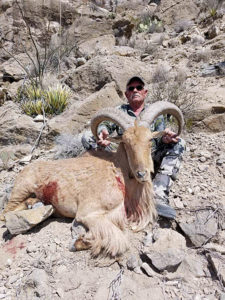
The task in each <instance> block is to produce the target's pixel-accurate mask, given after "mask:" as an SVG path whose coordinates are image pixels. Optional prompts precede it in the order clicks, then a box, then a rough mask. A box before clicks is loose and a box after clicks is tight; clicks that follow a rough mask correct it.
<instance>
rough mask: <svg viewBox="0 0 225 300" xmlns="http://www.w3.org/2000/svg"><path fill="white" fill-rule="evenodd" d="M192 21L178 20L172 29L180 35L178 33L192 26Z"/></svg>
mask: <svg viewBox="0 0 225 300" xmlns="http://www.w3.org/2000/svg"><path fill="white" fill-rule="evenodd" d="M193 24H194V23H193V21H191V20H179V21H178V22H177V23H176V24H175V27H174V31H175V32H176V33H180V32H183V31H185V30H187V29H189V28H190V27H192V26H193Z"/></svg>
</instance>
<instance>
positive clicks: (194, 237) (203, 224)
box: [179, 211, 218, 247]
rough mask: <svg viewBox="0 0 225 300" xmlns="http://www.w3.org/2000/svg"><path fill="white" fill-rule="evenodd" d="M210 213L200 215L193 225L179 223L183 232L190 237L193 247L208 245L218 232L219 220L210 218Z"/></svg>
mask: <svg viewBox="0 0 225 300" xmlns="http://www.w3.org/2000/svg"><path fill="white" fill-rule="evenodd" d="M209 213H210V212H208V211H207V212H205V211H203V212H200V213H198V218H196V219H195V221H194V222H192V223H182V222H180V223H179V226H180V228H181V230H182V231H183V232H184V233H185V234H186V235H187V236H188V238H189V239H190V240H191V242H192V243H193V245H195V246H197V247H200V246H202V245H203V244H205V243H207V242H208V241H209V240H210V239H211V238H212V237H213V236H214V235H215V234H216V232H217V230H218V229H217V220H216V219H215V218H213V217H212V218H208V216H209Z"/></svg>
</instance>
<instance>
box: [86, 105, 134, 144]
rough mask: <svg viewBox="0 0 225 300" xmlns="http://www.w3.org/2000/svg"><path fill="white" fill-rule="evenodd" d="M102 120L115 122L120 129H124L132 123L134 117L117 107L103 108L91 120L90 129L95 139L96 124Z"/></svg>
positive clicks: (96, 132)
mask: <svg viewBox="0 0 225 300" xmlns="http://www.w3.org/2000/svg"><path fill="white" fill-rule="evenodd" d="M103 121H110V122H113V123H116V124H117V125H118V126H119V127H121V128H122V130H126V129H128V128H129V127H131V126H133V125H134V118H132V117H130V116H129V115H127V114H126V113H125V112H124V111H122V110H120V109H118V108H103V109H101V110H99V111H98V112H97V113H96V114H95V115H94V116H93V118H92V120H91V131H92V133H93V135H94V137H95V138H96V139H98V126H99V125H100V123H101V122H103Z"/></svg>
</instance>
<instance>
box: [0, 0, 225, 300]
mask: <svg viewBox="0 0 225 300" xmlns="http://www.w3.org/2000/svg"><path fill="white" fill-rule="evenodd" d="M0 38H1V40H0V62H1V64H0V183H1V184H0V209H3V207H4V204H5V203H6V202H7V201H8V199H9V195H10V191H11V188H12V186H13V182H14V179H15V177H16V175H17V174H18V172H19V171H20V170H22V169H23V167H24V166H25V165H27V164H29V163H30V162H31V161H34V160H38V159H55V158H57V157H59V156H60V155H61V156H63V155H70V156H71V155H74V152H76V151H75V150H74V147H75V148H76V147H77V141H78V142H79V137H80V135H79V134H80V133H81V134H82V132H83V131H84V130H88V128H89V127H88V126H89V121H90V118H91V116H92V115H93V114H94V113H95V112H96V111H97V110H99V109H100V108H102V107H110V106H116V105H118V104H119V103H122V102H124V101H125V98H124V94H123V92H124V90H125V85H126V82H127V80H128V78H129V77H131V76H133V75H134V74H135V75H136V74H138V75H141V76H142V77H143V78H144V79H145V80H146V82H147V84H148V87H149V101H150V102H154V101H157V100H162V99H163V100H168V101H172V102H174V103H175V104H177V105H178V106H180V108H181V109H182V111H183V113H184V116H185V121H186V128H185V130H184V132H183V137H184V139H185V140H186V142H187V151H186V153H185V156H184V161H183V164H182V168H181V170H180V174H179V178H178V180H177V181H176V182H175V184H174V185H173V187H172V190H171V194H170V202H171V205H172V206H173V207H175V209H176V211H177V218H176V220H175V221H171V222H169V221H167V220H165V219H158V221H157V223H156V224H155V226H154V228H153V229H150V228H147V229H146V230H145V232H142V233H138V234H135V233H132V232H131V233H129V237H130V242H131V248H130V250H129V252H128V253H127V254H126V255H125V257H124V259H123V261H121V263H120V264H118V263H115V262H112V261H110V262H108V261H103V260H93V259H92V258H91V257H90V253H89V252H88V251H86V252H71V251H70V248H71V247H70V245H71V242H72V238H73V236H74V232H75V230H76V228H75V227H74V226H72V224H71V220H69V219H59V218H53V217H51V218H48V219H47V220H45V221H43V222H42V223H40V224H38V225H37V226H35V227H34V228H33V229H31V230H29V231H27V232H26V233H24V234H17V235H11V234H10V233H9V231H8V230H7V228H6V227H5V224H4V223H3V222H0V237H1V239H0V247H1V248H0V270H1V272H0V299H39V298H40V299H60V298H61V299H96V300H99V299H113V300H115V299H129V300H130V299H138V298H140V299H154V300H155V299H160V300H161V299H185V300H186V299H195V300H203V299H204V300H206V299H207V300H208V299H210V300H211V299H212V300H213V299H220V300H223V299H225V288H224V286H225V256H224V255H225V227H224V221H225V217H224V215H225V153H224V149H225V80H224V79H225V56H224V53H225V2H224V1H221V0H189V1H185V0H179V1H178V0H161V1H160V0H158V1H156V0H155V1H147V0H139V1H138V0H133V1H128V0H117V1H107V0H105V1H101V0H99V1H97V0H95V1H94V0H92V1H88V0H83V1H82V0H79V1H72V0H61V1H60V0H57V1H56V0H54V1H51V0H47V1H35V0H20V1H19V0H18V1H14V0H2V1H1V3H0ZM33 83H35V84H37V86H38V87H40V88H41V90H42V91H48V88H49V87H51V88H52V89H53V90H54V89H56V88H57V86H59V85H61V86H63V87H64V88H66V90H67V91H68V93H69V99H68V104H67V106H66V109H62V112H61V113H60V114H59V111H57V112H56V111H54V112H53V113H44V114H43V111H41V113H42V114H39V113H37V114H34V113H30V115H29V112H30V111H29V110H28V112H27V111H26V113H25V110H24V101H25V98H22V97H21V95H22V94H23V91H24V89H25V88H26V87H29V86H30V85H31V84H33ZM36 102H37V99H36V98H35V99H33V103H34V104H36ZM77 134H78V135H77Z"/></svg>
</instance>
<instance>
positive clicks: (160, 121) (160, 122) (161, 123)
mask: <svg viewBox="0 0 225 300" xmlns="http://www.w3.org/2000/svg"><path fill="white" fill-rule="evenodd" d="M153 126H154V129H153V131H163V130H164V129H165V128H166V126H165V120H164V117H163V115H161V116H159V117H158V118H157V119H156V120H155V121H154V123H153Z"/></svg>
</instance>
